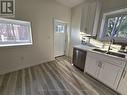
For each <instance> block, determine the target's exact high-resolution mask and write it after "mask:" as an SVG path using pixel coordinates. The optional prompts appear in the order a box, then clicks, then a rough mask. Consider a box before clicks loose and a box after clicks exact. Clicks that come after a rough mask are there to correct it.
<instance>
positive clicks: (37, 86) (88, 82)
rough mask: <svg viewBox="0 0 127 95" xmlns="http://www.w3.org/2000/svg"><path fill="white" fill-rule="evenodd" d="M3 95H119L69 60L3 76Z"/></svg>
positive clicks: (0, 81)
mask: <svg viewBox="0 0 127 95" xmlns="http://www.w3.org/2000/svg"><path fill="white" fill-rule="evenodd" d="M0 95H117V94H116V93H115V92H113V91H112V90H110V89H109V88H107V87H105V86H104V85H102V84H101V83H99V82H97V81H96V80H94V79H93V78H91V77H89V76H88V75H85V74H84V73H83V72H80V71H79V70H78V69H76V68H75V67H74V66H72V65H71V64H70V62H69V61H68V60H67V59H66V58H65V57H60V58H57V59H56V60H55V61H52V62H47V63H43V64H40V65H37V66H34V67H30V68H26V69H23V70H19V71H16V72H12V73H8V74H5V75H1V76H0Z"/></svg>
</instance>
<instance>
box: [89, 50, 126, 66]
mask: <svg viewBox="0 0 127 95" xmlns="http://www.w3.org/2000/svg"><path fill="white" fill-rule="evenodd" d="M88 55H89V56H91V57H93V58H96V59H98V60H100V61H102V62H103V61H108V62H109V63H111V64H113V65H116V66H119V67H121V68H124V67H125V64H126V62H125V61H124V60H121V59H118V58H115V57H113V56H109V55H108V54H103V53H102V54H101V53H95V52H88Z"/></svg>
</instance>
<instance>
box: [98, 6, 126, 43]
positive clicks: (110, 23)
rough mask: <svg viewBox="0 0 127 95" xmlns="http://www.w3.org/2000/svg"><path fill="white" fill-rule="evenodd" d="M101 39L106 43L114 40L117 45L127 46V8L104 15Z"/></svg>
mask: <svg viewBox="0 0 127 95" xmlns="http://www.w3.org/2000/svg"><path fill="white" fill-rule="evenodd" d="M99 38H100V39H101V40H105V41H109V40H112V39H114V40H115V42H116V43H119V44H120V43H121V44H122V43H124V44H127V8H126V9H120V10H116V11H112V12H109V13H105V14H104V15H103V19H102V24H101V31H100V37H99Z"/></svg>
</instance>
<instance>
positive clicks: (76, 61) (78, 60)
mask: <svg viewBox="0 0 127 95" xmlns="http://www.w3.org/2000/svg"><path fill="white" fill-rule="evenodd" d="M86 55H87V51H85V50H82V49H79V48H74V49H73V61H72V62H73V65H74V66H75V67H77V68H78V69H80V70H81V71H84V68H85V61H86Z"/></svg>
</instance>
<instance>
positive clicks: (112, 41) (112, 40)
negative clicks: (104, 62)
mask: <svg viewBox="0 0 127 95" xmlns="http://www.w3.org/2000/svg"><path fill="white" fill-rule="evenodd" d="M114 41H115V40H114V39H111V40H110V44H109V47H108V50H107V52H106V53H108V52H109V50H111V45H112V44H113V43H114Z"/></svg>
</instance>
